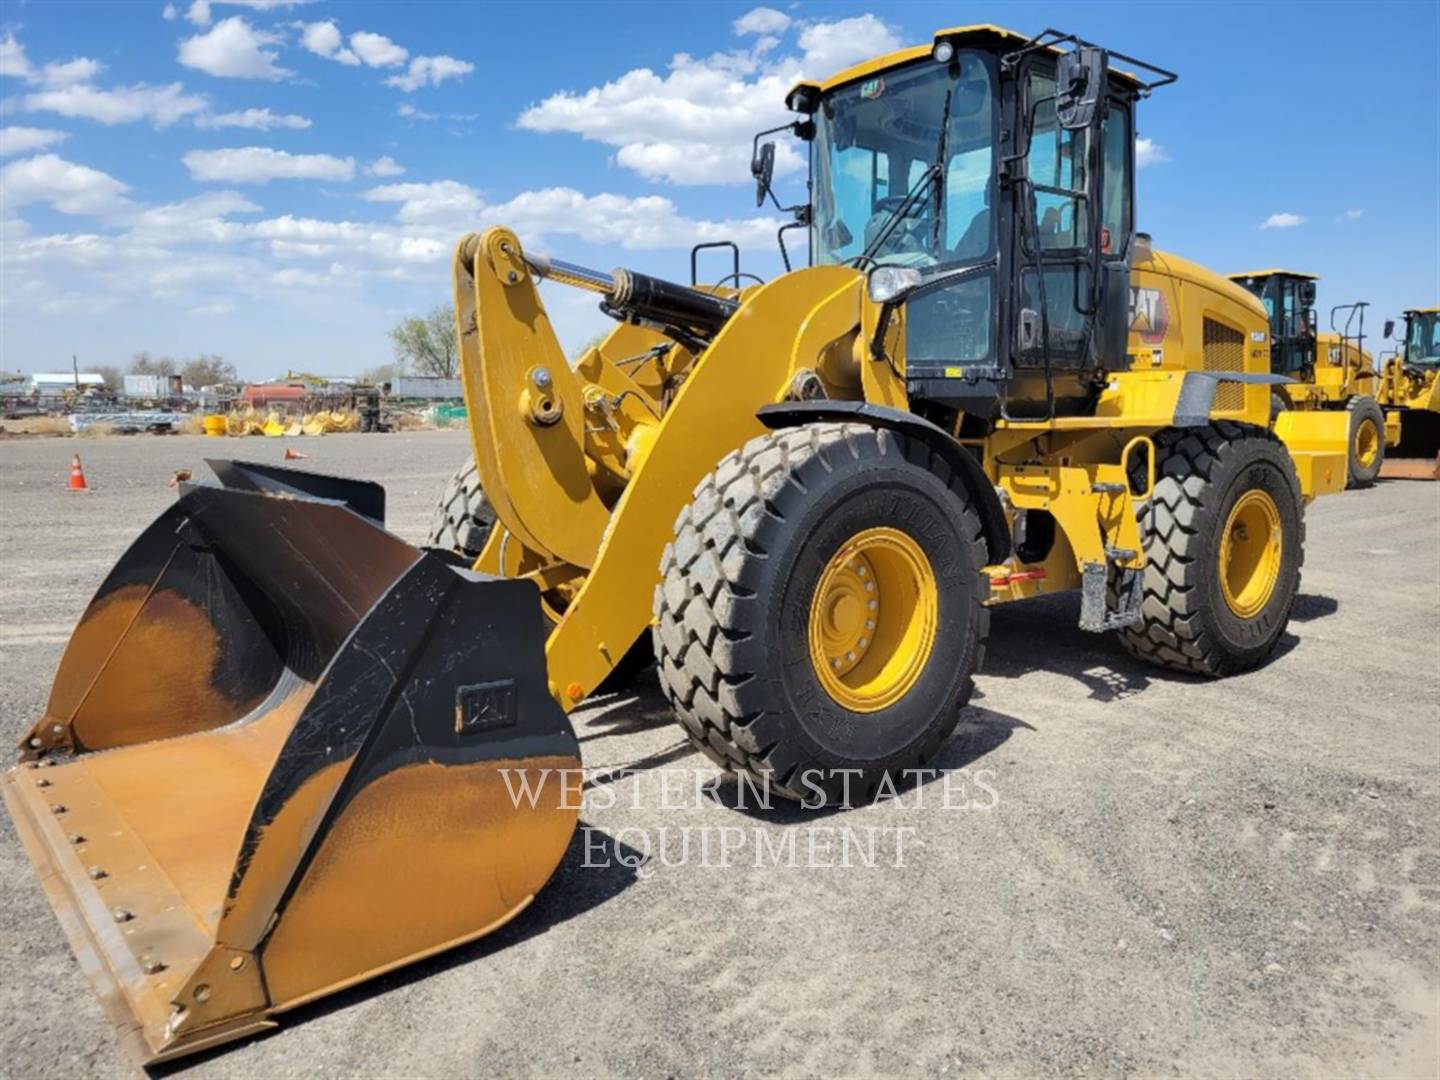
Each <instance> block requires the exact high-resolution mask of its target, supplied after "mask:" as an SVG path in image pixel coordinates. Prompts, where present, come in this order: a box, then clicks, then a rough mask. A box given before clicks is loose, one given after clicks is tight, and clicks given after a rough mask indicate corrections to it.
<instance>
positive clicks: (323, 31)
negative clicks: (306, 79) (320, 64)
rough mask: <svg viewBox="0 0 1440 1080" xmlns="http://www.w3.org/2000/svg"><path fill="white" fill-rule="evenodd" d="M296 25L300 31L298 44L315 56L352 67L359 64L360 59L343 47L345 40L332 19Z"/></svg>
mask: <svg viewBox="0 0 1440 1080" xmlns="http://www.w3.org/2000/svg"><path fill="white" fill-rule="evenodd" d="M296 25H297V27H298V28H299V30H300V44H301V45H303V46H304V47H305V48H306V49H308V50H310V51H311V52H312V53H314V54H315V55H316V56H323V57H325V59H327V60H334V61H336V62H337V63H341V64H349V65H350V66H352V67H353V66H355V65H356V64H358V63H360V57H358V56H356V55H355V54H354V53H353V52H351V51H350V50H349V49H347V48H344V47H343V42H344V40H345V39H344V38H342V37H341V36H340V27H338V26H336V25H335V21H334V20H333V19H330V20H326V21H325V22H313V23H297V24H296Z"/></svg>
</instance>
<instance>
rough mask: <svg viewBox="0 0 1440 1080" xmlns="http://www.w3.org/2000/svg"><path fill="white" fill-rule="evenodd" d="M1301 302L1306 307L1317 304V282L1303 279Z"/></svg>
mask: <svg viewBox="0 0 1440 1080" xmlns="http://www.w3.org/2000/svg"><path fill="white" fill-rule="evenodd" d="M1300 303H1301V304H1302V305H1303V306H1304V307H1314V306H1315V282H1313V281H1302V282H1301V283H1300Z"/></svg>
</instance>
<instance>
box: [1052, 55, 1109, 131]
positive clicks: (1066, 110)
mask: <svg viewBox="0 0 1440 1080" xmlns="http://www.w3.org/2000/svg"><path fill="white" fill-rule="evenodd" d="M1107 67H1108V65H1107V62H1106V58H1105V50H1104V49H1097V48H1095V47H1094V46H1093V45H1081V46H1079V47H1078V48H1075V49H1072V50H1071V51H1070V52H1068V53H1065V54H1063V55H1062V56H1061V57H1060V63H1059V65H1058V66H1057V69H1056V79H1055V81H1056V86H1057V92H1056V96H1055V115H1056V117H1057V118H1058V119H1059V120H1060V126H1061V127H1063V128H1065V129H1067V130H1069V131H1078V130H1080V129H1082V128H1088V127H1090V125H1091V124H1093V123H1094V122H1095V113H1096V112H1097V110H1098V109H1099V107H1100V101H1101V99H1102V98H1103V97H1104V96H1105V73H1106V70H1107Z"/></svg>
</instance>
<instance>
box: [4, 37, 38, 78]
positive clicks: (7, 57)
mask: <svg viewBox="0 0 1440 1080" xmlns="http://www.w3.org/2000/svg"><path fill="white" fill-rule="evenodd" d="M34 74H35V72H34V69H33V68H32V67H31V66H30V61H29V60H28V59H26V56H25V47H24V46H23V45H21V44H20V42H18V41H16V40H15V35H14V34H12V33H6V35H5V36H4V37H3V38H0V75H8V76H10V77H11V78H13V79H30V78H34Z"/></svg>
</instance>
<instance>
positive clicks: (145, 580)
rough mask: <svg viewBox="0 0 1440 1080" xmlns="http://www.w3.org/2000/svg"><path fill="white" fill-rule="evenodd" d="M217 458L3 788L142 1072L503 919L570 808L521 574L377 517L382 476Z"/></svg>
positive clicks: (160, 533) (559, 839)
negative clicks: (512, 576) (439, 546)
mask: <svg viewBox="0 0 1440 1080" xmlns="http://www.w3.org/2000/svg"><path fill="white" fill-rule="evenodd" d="M214 468H215V470H216V473H217V475H218V476H219V477H220V478H221V480H222V482H223V484H224V486H214V485H195V486H189V485H186V486H184V487H182V489H181V496H180V498H179V500H178V501H177V503H176V504H175V506H174V507H172V508H171V509H170V510H167V511H166V512H165V513H164V514H162V515H161V516H160V517H159V519H157V520H156V522H155V523H154V524H153V525H152V526H151V527H150V528H149V529H148V530H146V532H145V533H143V534H142V535H141V537H140V538H139V539H138V540H137V541H136V542H135V544H134V545H133V546H132V547H131V548H130V550H129V551H128V552H127V553H126V554H125V556H124V557H123V558H122V559H121V560H120V562H119V564H117V566H116V567H115V569H114V571H113V572H112V573H111V574H110V576H109V577H108V578H107V579H106V580H105V582H104V584H102V586H101V587H100V590H99V591H98V593H97V594H96V596H95V599H94V600H93V601H92V602H91V604H90V607H89V608H88V609H87V611H86V613H85V615H84V616H83V617H82V619H81V621H80V624H79V625H78V626H77V628H76V630H75V634H74V636H73V638H72V640H71V642H70V645H69V646H68V648H67V649H66V653H65V656H64V659H63V660H62V662H61V665H60V670H59V673H58V675H57V677H56V681H55V686H54V688H53V689H52V691H51V695H50V701H49V705H48V706H47V708H46V712H45V716H44V717H43V718H42V719H41V720H40V721H39V722H38V723H37V724H36V725H35V728H34V729H33V730H32V731H31V733H30V734H29V735H28V736H27V737H26V739H25V740H24V741H23V743H22V745H21V751H22V761H21V763H20V764H19V765H18V766H17V767H16V768H15V769H13V770H11V771H10V772H9V773H7V774H6V775H5V777H4V782H3V790H4V796H5V801H6V804H7V806H8V808H9V810H10V814H11V817H12V818H13V819H14V821H15V825H16V830H17V832H18V833H19V834H20V836H21V838H22V840H23V842H24V844H25V847H26V850H27V852H28V854H29V855H30V858H31V860H32V861H33V862H34V864H35V867H36V870H37V872H38V874H39V876H40V879H41V882H42V884H43V885H44V887H45V890H46V893H47V894H48V897H49V899H50V902H51V905H52V906H53V907H54V908H55V911H56V914H57V915H58V916H59V918H60V922H61V925H62V926H63V928H64V929H65V932H66V934H67V936H68V937H69V939H70V943H71V945H72V947H73V948H74V950H75V952H76V955H77V956H78V957H79V959H80V962H81V965H82V967H83V968H84V969H85V971H86V974H87V975H89V977H90V978H91V980H92V982H93V983H94V985H95V988H96V990H97V991H98V993H99V995H100V998H101V1000H102V1003H103V1004H104V1005H105V1007H106V1010H107V1012H108V1013H109V1015H110V1018H111V1019H112V1021H113V1022H114V1023H115V1024H116V1025H117V1027H119V1028H120V1029H121V1030H122V1032H123V1033H124V1035H125V1036H126V1037H127V1041H128V1042H129V1043H130V1044H131V1046H132V1048H133V1049H134V1050H135V1051H136V1052H137V1053H138V1055H139V1057H140V1059H141V1060H142V1061H143V1062H145V1063H152V1062H158V1061H163V1060H167V1059H169V1058H173V1057H177V1056H180V1055H182V1054H186V1053H191V1052H193V1051H196V1050H200V1049H203V1048H205V1047H208V1046H213V1045H215V1044H217V1043H221V1042H224V1041H227V1040H229V1039H234V1038H237V1037H240V1036H242V1035H245V1034H247V1033H249V1032H252V1031H256V1030H259V1029H261V1028H264V1027H269V1026H272V1025H273V1024H274V1022H275V1021H274V1019H273V1017H274V1016H275V1014H276V1013H279V1012H282V1011H283V1010H285V1009H289V1008H293V1007H295V1006H296V1005H299V1004H301V1003H303V1002H306V1001H309V1000H312V999H314V998H317V997H320V996H323V995H325V994H327V993H330V992H333V991H335V990H337V989H340V988H341V987H345V986H348V985H351V984H353V983H356V982H359V981H361V980H363V979H366V978H369V977H370V976H372V975H375V974H378V973H380V972H382V971H385V970H388V969H390V968H393V967H396V966H398V965H401V964H404V963H407V962H409V961H411V960H415V959H418V958H420V957H423V956H426V955H429V954H431V953H435V952H438V951H440V950H442V949H445V948H448V947H450V946H453V945H456V944H459V943H461V942H464V941H467V940H470V939H473V938H476V937H479V936H481V935H482V934H485V933H487V932H488V931H490V930H493V929H495V928H496V927H498V926H500V925H501V924H503V923H504V922H506V921H507V920H508V919H510V918H511V917H513V916H514V915H515V914H516V913H517V912H519V911H520V910H521V909H522V908H524V907H525V905H526V904H527V903H529V901H530V899H531V898H532V897H533V896H534V894H535V893H536V892H537V891H538V890H539V888H540V887H541V886H542V885H543V884H544V883H545V881H546V879H547V878H548V877H549V876H550V874H551V873H552V872H553V870H554V868H555V866H556V865H557V863H558V862H559V860H560V857H561V855H562V854H563V853H564V851H565V848H566V845H567V844H568V842H569V839H570V836H571V833H572V832H573V830H574V827H575V822H576V818H577V813H578V805H579V802H578V791H579V774H578V767H579V757H578V747H577V744H576V739H575V734H574V732H573V730H572V729H571V727H570V724H569V721H568V720H567V719H566V717H565V715H564V713H563V712H562V711H561V709H560V707H559V706H558V705H557V704H556V703H555V701H554V700H553V699H552V697H551V695H550V693H549V689H548V687H547V681H546V675H545V661H544V640H543V627H542V619H541V614H540V600H539V594H538V591H537V590H536V588H535V587H534V585H533V584H531V583H529V582H525V581H509V580H504V579H499V578H490V577H487V576H485V575H481V574H476V573H473V572H471V571H469V570H466V569H462V568H457V567H455V566H454V565H452V564H451V563H450V562H448V561H447V560H445V559H444V558H442V557H441V556H439V555H437V554H434V553H429V552H421V551H420V550H418V549H416V548H414V547H411V546H410V545H409V544H406V543H405V542H404V541H402V540H400V539H399V538H398V537H396V536H394V535H393V534H391V533H389V532H386V531H385V530H384V528H383V527H382V526H381V525H380V523H379V521H378V520H377V518H378V517H379V516H381V515H383V492H382V491H381V490H380V489H379V488H378V487H376V486H375V485H363V484H357V483H355V482H353V481H343V480H338V479H334V478H329V477H319V476H316V475H314V474H310V473H301V472H297V471H294V470H282V469H275V468H265V467H256V466H244V465H237V464H233V463H215V465H214Z"/></svg>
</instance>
